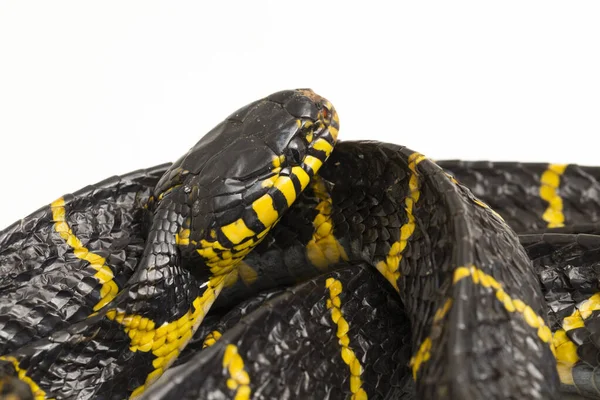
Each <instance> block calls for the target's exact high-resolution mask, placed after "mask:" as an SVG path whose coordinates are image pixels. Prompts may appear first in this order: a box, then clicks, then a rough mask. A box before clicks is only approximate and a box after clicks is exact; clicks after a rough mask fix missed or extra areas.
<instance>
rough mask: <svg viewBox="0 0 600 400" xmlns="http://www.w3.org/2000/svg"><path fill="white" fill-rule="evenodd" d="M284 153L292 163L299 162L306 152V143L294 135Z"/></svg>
mask: <svg viewBox="0 0 600 400" xmlns="http://www.w3.org/2000/svg"><path fill="white" fill-rule="evenodd" d="M285 153H286V154H285V155H286V158H287V159H288V160H290V161H292V162H293V163H294V164H300V163H302V160H303V159H304V155H305V154H306V145H305V144H304V141H303V140H302V139H300V138H299V137H295V138H294V139H292V141H291V142H290V144H288V147H287V149H286V151H285Z"/></svg>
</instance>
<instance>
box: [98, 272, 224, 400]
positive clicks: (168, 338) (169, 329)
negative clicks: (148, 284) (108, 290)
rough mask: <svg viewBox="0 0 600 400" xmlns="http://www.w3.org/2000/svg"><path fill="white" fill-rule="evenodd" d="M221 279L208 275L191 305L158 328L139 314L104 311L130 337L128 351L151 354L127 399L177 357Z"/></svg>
mask: <svg viewBox="0 0 600 400" xmlns="http://www.w3.org/2000/svg"><path fill="white" fill-rule="evenodd" d="M225 279H226V276H213V277H212V278H210V280H209V281H208V285H207V288H206V290H205V292H204V293H203V294H202V296H199V297H196V298H195V299H194V301H193V302H192V307H191V308H190V309H189V310H188V311H187V312H186V313H185V314H184V315H183V316H181V317H180V318H178V319H176V320H174V321H172V322H165V323H163V324H162V325H161V326H160V327H156V324H155V322H154V321H152V320H151V319H149V318H146V317H142V316H141V315H132V314H125V313H124V312H121V311H118V310H109V311H108V312H107V314H106V317H107V318H108V319H110V320H114V321H116V322H118V323H119V324H121V325H122V326H123V327H124V328H125V333H127V334H128V335H129V338H130V340H131V343H130V347H129V349H130V350H131V351H132V352H136V351H142V352H152V354H153V355H154V356H155V359H154V360H153V361H152V366H153V367H154V370H153V371H152V372H150V373H149V374H148V376H147V377H146V381H145V382H144V384H143V385H141V386H139V387H138V388H136V389H135V390H134V391H133V392H132V393H131V397H130V398H135V397H138V396H140V395H141V394H142V393H143V392H144V391H145V390H146V389H147V388H148V387H150V385H152V383H154V382H155V381H156V380H157V379H158V378H159V377H160V376H161V375H162V374H163V372H164V371H166V370H167V368H169V366H170V365H171V364H172V363H173V362H174V361H175V359H176V358H177V356H179V353H180V352H181V351H182V350H183V349H184V348H185V346H186V345H187V343H188V342H189V341H190V339H191V338H192V336H193V334H194V332H195V331H196V329H197V328H198V326H200V323H201V322H202V320H203V319H204V316H205V315H206V314H207V313H208V310H209V309H210V307H211V306H212V304H213V303H214V301H215V299H216V298H217V296H218V295H219V293H220V292H221V289H222V288H223V285H224V282H225Z"/></svg>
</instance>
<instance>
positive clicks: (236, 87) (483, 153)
mask: <svg viewBox="0 0 600 400" xmlns="http://www.w3.org/2000/svg"><path fill="white" fill-rule="evenodd" d="M599 20H600V3H598V2H597V1H577V2H566V1H565V2H555V1H548V0H546V1H523V0H519V1H502V2H486V1H472V2H467V1H444V2H428V1H427V2H426V1H420V2H395V1H389V2H383V1H381V2H377V1H364V0H363V1H356V2H351V1H349V0H346V1H325V0H320V1H307V0H303V1H288V2H285V1H257V0H253V1H239V2H232V1H230V2H225V1H205V2H201V1H193V2H188V1H164V2H155V1H149V0H145V1H101V2H100V1H96V2H92V1H81V0H79V1H72V2H66V1H39V2H33V1H21V0H20V1H6V0H0V133H1V142H0V185H1V186H0V190H1V195H0V227H3V226H5V225H7V224H9V223H11V222H13V221H15V220H16V219H18V218H21V217H23V216H25V215H27V214H29V213H30V212H32V211H34V210H35V209H37V208H39V207H41V206H43V205H44V204H46V203H49V202H50V201H52V200H54V199H55V198H57V197H58V196H60V195H62V194H64V193H68V192H72V191H75V190H77V189H79V188H80V187H82V186H85V185H87V184H90V183H94V182H97V181H99V180H102V179H104V178H105V177H107V176H110V175H113V174H121V173H125V172H128V171H130V170H133V169H138V168H144V167H149V166H151V165H155V164H159V163H162V162H165V161H172V160H174V159H176V158H178V157H179V156H180V155H181V154H183V153H184V152H185V151H186V150H187V149H188V148H189V147H190V146H192V145H193V144H194V143H195V142H196V141H197V140H198V138H199V137H200V136H201V135H202V134H203V133H204V132H206V131H208V130H209V129H210V128H211V127H212V126H214V125H215V124H216V123H218V122H219V121H220V120H222V119H223V118H224V117H225V116H227V115H228V114H229V113H230V112H232V111H234V110H235V109H237V108H239V107H241V106H243V105H245V104H246V103H248V102H250V101H252V100H254V99H257V98H260V97H263V96H265V95H268V94H270V93H271V92H274V91H277V90H281V89H285V88H295V87H310V88H313V89H314V90H315V91H317V92H318V93H320V94H322V95H323V96H325V97H327V98H328V99H329V100H331V101H332V102H333V103H334V105H335V106H336V108H337V110H338V112H339V114H340V118H341V127H342V129H341V131H340V135H341V136H340V138H341V139H346V140H347V139H376V140H382V141H391V142H395V143H399V144H404V145H407V146H409V147H410V148H413V149H415V150H418V151H420V152H422V153H424V154H426V155H428V156H429V157H431V158H434V159H442V158H463V159H492V160H522V161H553V162H577V163H580V164H600V157H598V153H599V149H598V147H597V145H596V143H597V141H596V139H595V136H596V135H597V133H598V132H599V131H600V114H599V109H600V46H599V44H600V43H599V42H600V23H599V22H598V21H599Z"/></svg>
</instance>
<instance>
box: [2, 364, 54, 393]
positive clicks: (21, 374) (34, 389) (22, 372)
mask: <svg viewBox="0 0 600 400" xmlns="http://www.w3.org/2000/svg"><path fill="white" fill-rule="evenodd" d="M0 360H2V361H7V362H9V363H11V364H12V365H13V368H14V369H15V372H16V373H17V376H16V377H17V378H18V379H19V380H20V381H21V382H23V383H25V384H26V385H27V386H29V389H30V390H31V393H32V394H33V398H34V400H45V399H46V392H44V391H43V390H42V389H41V388H40V387H39V386H38V384H37V383H35V382H34V381H33V379H31V378H30V377H29V376H27V370H26V369H23V368H21V367H20V366H19V361H18V360H17V359H16V358H15V357H12V356H0ZM0 383H2V382H1V381H0Z"/></svg>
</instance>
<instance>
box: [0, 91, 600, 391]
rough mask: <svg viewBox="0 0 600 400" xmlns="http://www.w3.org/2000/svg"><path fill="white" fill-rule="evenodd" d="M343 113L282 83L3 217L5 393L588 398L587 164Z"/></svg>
mask: <svg viewBox="0 0 600 400" xmlns="http://www.w3.org/2000/svg"><path fill="white" fill-rule="evenodd" d="M339 126H340V125H339V116H338V114H337V111H336V110H335V108H334V107H333V105H332V103H331V102H329V101H328V100H326V99H325V98H323V97H321V96H319V95H317V94H316V93H315V92H313V91H312V90H310V89H296V90H284V91H281V92H277V93H274V94H272V95H270V96H268V97H265V98H262V99H260V100H257V101H254V102H252V103H250V104H248V105H246V106H244V107H242V108H240V109H239V110H237V111H235V112H234V113H232V114H231V115H230V116H228V117H227V118H226V119H225V120H224V121H223V122H221V123H220V124H218V125H217V126H216V127H215V128H213V129H212V130H211V131H209V132H208V133H207V134H206V135H204V136H203V137H202V138H201V139H200V140H199V141H198V142H197V143H196V144H195V145H194V146H193V147H192V148H191V149H190V150H189V151H188V152H187V153H186V154H185V155H184V156H182V157H181V158H180V159H179V160H178V161H176V162H174V163H167V164H161V165H157V166H155V167H152V168H148V169H142V170H137V171H134V172H131V173H128V174H125V175H121V176H115V177H111V178H108V179H106V180H104V181H102V182H99V183H97V184H94V185H90V186H88V187H85V188H83V189H81V190H79V191H77V192H74V193H73V194H69V195H65V196H62V197H60V198H59V199H57V200H55V201H53V202H52V203H50V204H49V205H45V206H43V207H41V208H40V209H39V210H37V211H35V212H33V213H32V214H30V215H29V216H27V217H25V218H23V219H21V220H19V221H17V222H15V223H14V224H12V225H11V226H9V227H8V228H6V229H4V230H3V231H1V232H0V354H1V355H0V398H3V399H11V400H16V399H36V400H38V399H125V398H135V399H178V400H181V399H235V400H246V399H309V398H315V399H352V400H365V399H484V398H485V399H561V398H565V399H566V398H570V399H576V398H600V390H599V389H598V387H599V384H600V372H599V371H598V369H597V366H599V365H600V351H599V349H600V340H599V338H600V324H599V323H598V321H600V318H599V317H600V290H599V289H598V273H599V272H600V236H598V231H599V229H598V226H599V225H598V224H597V221H598V220H599V219H600V218H599V217H600V168H597V167H583V166H578V165H574V164H570V165H561V164H545V163H537V164H533V163H518V162H479V161H460V160H448V161H434V160H431V159H429V158H427V157H426V156H424V155H422V154H420V153H418V152H415V151H412V150H410V149H408V148H406V147H404V146H400V145H396V144H391V143H382V142H378V141H372V140H370V141H338V133H339ZM375 134H376V133H374V135H375Z"/></svg>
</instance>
